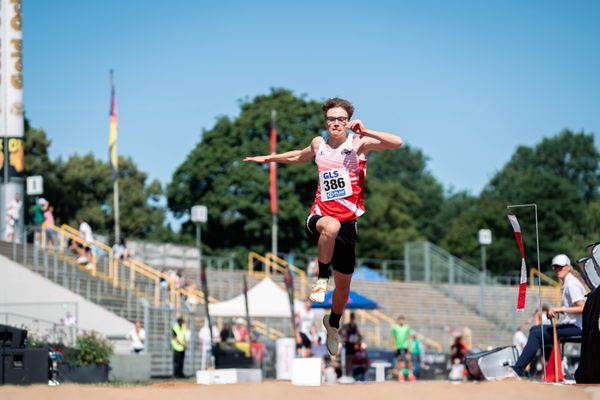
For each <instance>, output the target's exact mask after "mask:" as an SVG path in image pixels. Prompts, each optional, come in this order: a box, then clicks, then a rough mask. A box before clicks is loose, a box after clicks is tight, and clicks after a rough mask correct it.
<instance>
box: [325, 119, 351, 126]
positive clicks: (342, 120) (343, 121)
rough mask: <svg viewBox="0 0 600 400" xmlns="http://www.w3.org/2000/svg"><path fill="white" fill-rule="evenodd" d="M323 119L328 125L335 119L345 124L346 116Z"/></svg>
mask: <svg viewBox="0 0 600 400" xmlns="http://www.w3.org/2000/svg"><path fill="white" fill-rule="evenodd" d="M325 121H327V123H328V124H330V125H331V124H333V123H335V121H337V122H339V123H340V124H344V125H345V124H346V123H347V122H348V117H327V118H325Z"/></svg>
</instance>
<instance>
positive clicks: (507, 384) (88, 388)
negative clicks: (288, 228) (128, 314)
mask: <svg viewBox="0 0 600 400" xmlns="http://www.w3.org/2000/svg"><path fill="white" fill-rule="evenodd" d="M309 396H311V397H309ZM308 398H313V399H343V400H382V399H394V400H397V399H416V400H429V399H431V400H440V399H444V400H446V399H447V400H465V399H483V400H496V399H497V400H506V399H518V398H521V399H527V400H538V399H539V400H553V399H556V400H559V399H560V400H566V399H569V400H571V399H573V400H576V399H590V400H600V387H598V386H596V387H593V386H592V387H590V386H580V385H551V384H541V383H535V382H528V381H516V380H506V381H502V382H483V383H474V382H467V383H461V384H453V383H448V382H442V381H423V382H417V383H413V384H400V383H395V382H386V383H382V384H375V383H370V384H369V383H368V384H354V385H339V384H338V385H332V386H321V387H298V386H293V385H292V384H290V383H289V382H276V381H267V382H264V383H263V384H254V385H250V384H245V385H213V386H201V385H196V384H194V383H191V382H181V381H166V382H161V383H154V384H149V385H135V386H112V385H74V384H63V385H61V386H58V387H48V386H42V385H35V386H23V387H19V386H3V387H0V399H3V400H4V399H5V400H19V399H29V400H31V399H45V400H54V399H56V400H80V399H83V400H120V399H123V400H170V399H177V400H188V399H189V400H198V399H215V400H229V399H232V400H233V399H244V400H245V399H248V400H304V399H308Z"/></svg>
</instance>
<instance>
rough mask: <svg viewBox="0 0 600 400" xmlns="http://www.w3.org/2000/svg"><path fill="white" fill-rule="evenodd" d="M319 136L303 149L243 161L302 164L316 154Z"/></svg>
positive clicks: (248, 158) (247, 158)
mask: <svg viewBox="0 0 600 400" xmlns="http://www.w3.org/2000/svg"><path fill="white" fill-rule="evenodd" d="M318 139H319V138H314V139H313V140H312V142H311V143H310V145H309V146H307V147H306V148H304V149H302V150H291V151H286V152H285V153H281V154H273V155H266V156H254V157H246V158H244V159H243V160H242V161H246V162H256V163H267V162H276V163H281V164H302V163H304V162H306V161H308V160H310V159H311V158H313V157H314V156H315V150H314V149H315V143H316V141H317V140H318Z"/></svg>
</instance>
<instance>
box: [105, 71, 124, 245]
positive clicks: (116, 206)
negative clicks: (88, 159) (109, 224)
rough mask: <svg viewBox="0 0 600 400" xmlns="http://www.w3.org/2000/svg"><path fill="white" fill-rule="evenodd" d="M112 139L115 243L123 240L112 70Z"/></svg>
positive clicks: (111, 74)
mask: <svg viewBox="0 0 600 400" xmlns="http://www.w3.org/2000/svg"><path fill="white" fill-rule="evenodd" d="M110 86H111V99H110V119H111V121H110V125H111V128H110V137H109V155H108V157H109V163H110V165H111V168H112V173H113V210H114V211H113V214H114V218H115V243H119V242H120V240H121V224H120V216H119V214H120V213H119V171H118V163H119V160H118V157H119V155H118V153H117V104H116V98H115V96H116V95H115V81H114V76H113V70H112V69H111V70H110Z"/></svg>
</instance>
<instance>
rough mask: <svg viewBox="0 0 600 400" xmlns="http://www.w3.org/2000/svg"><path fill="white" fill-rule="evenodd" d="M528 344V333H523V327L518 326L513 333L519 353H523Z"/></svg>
mask: <svg viewBox="0 0 600 400" xmlns="http://www.w3.org/2000/svg"><path fill="white" fill-rule="evenodd" d="M526 344H527V335H525V333H523V327H521V326H519V327H517V331H516V332H515V334H514V335H513V346H515V348H516V349H517V355H519V356H520V355H521V353H522V352H523V349H524V348H525V345H526Z"/></svg>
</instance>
